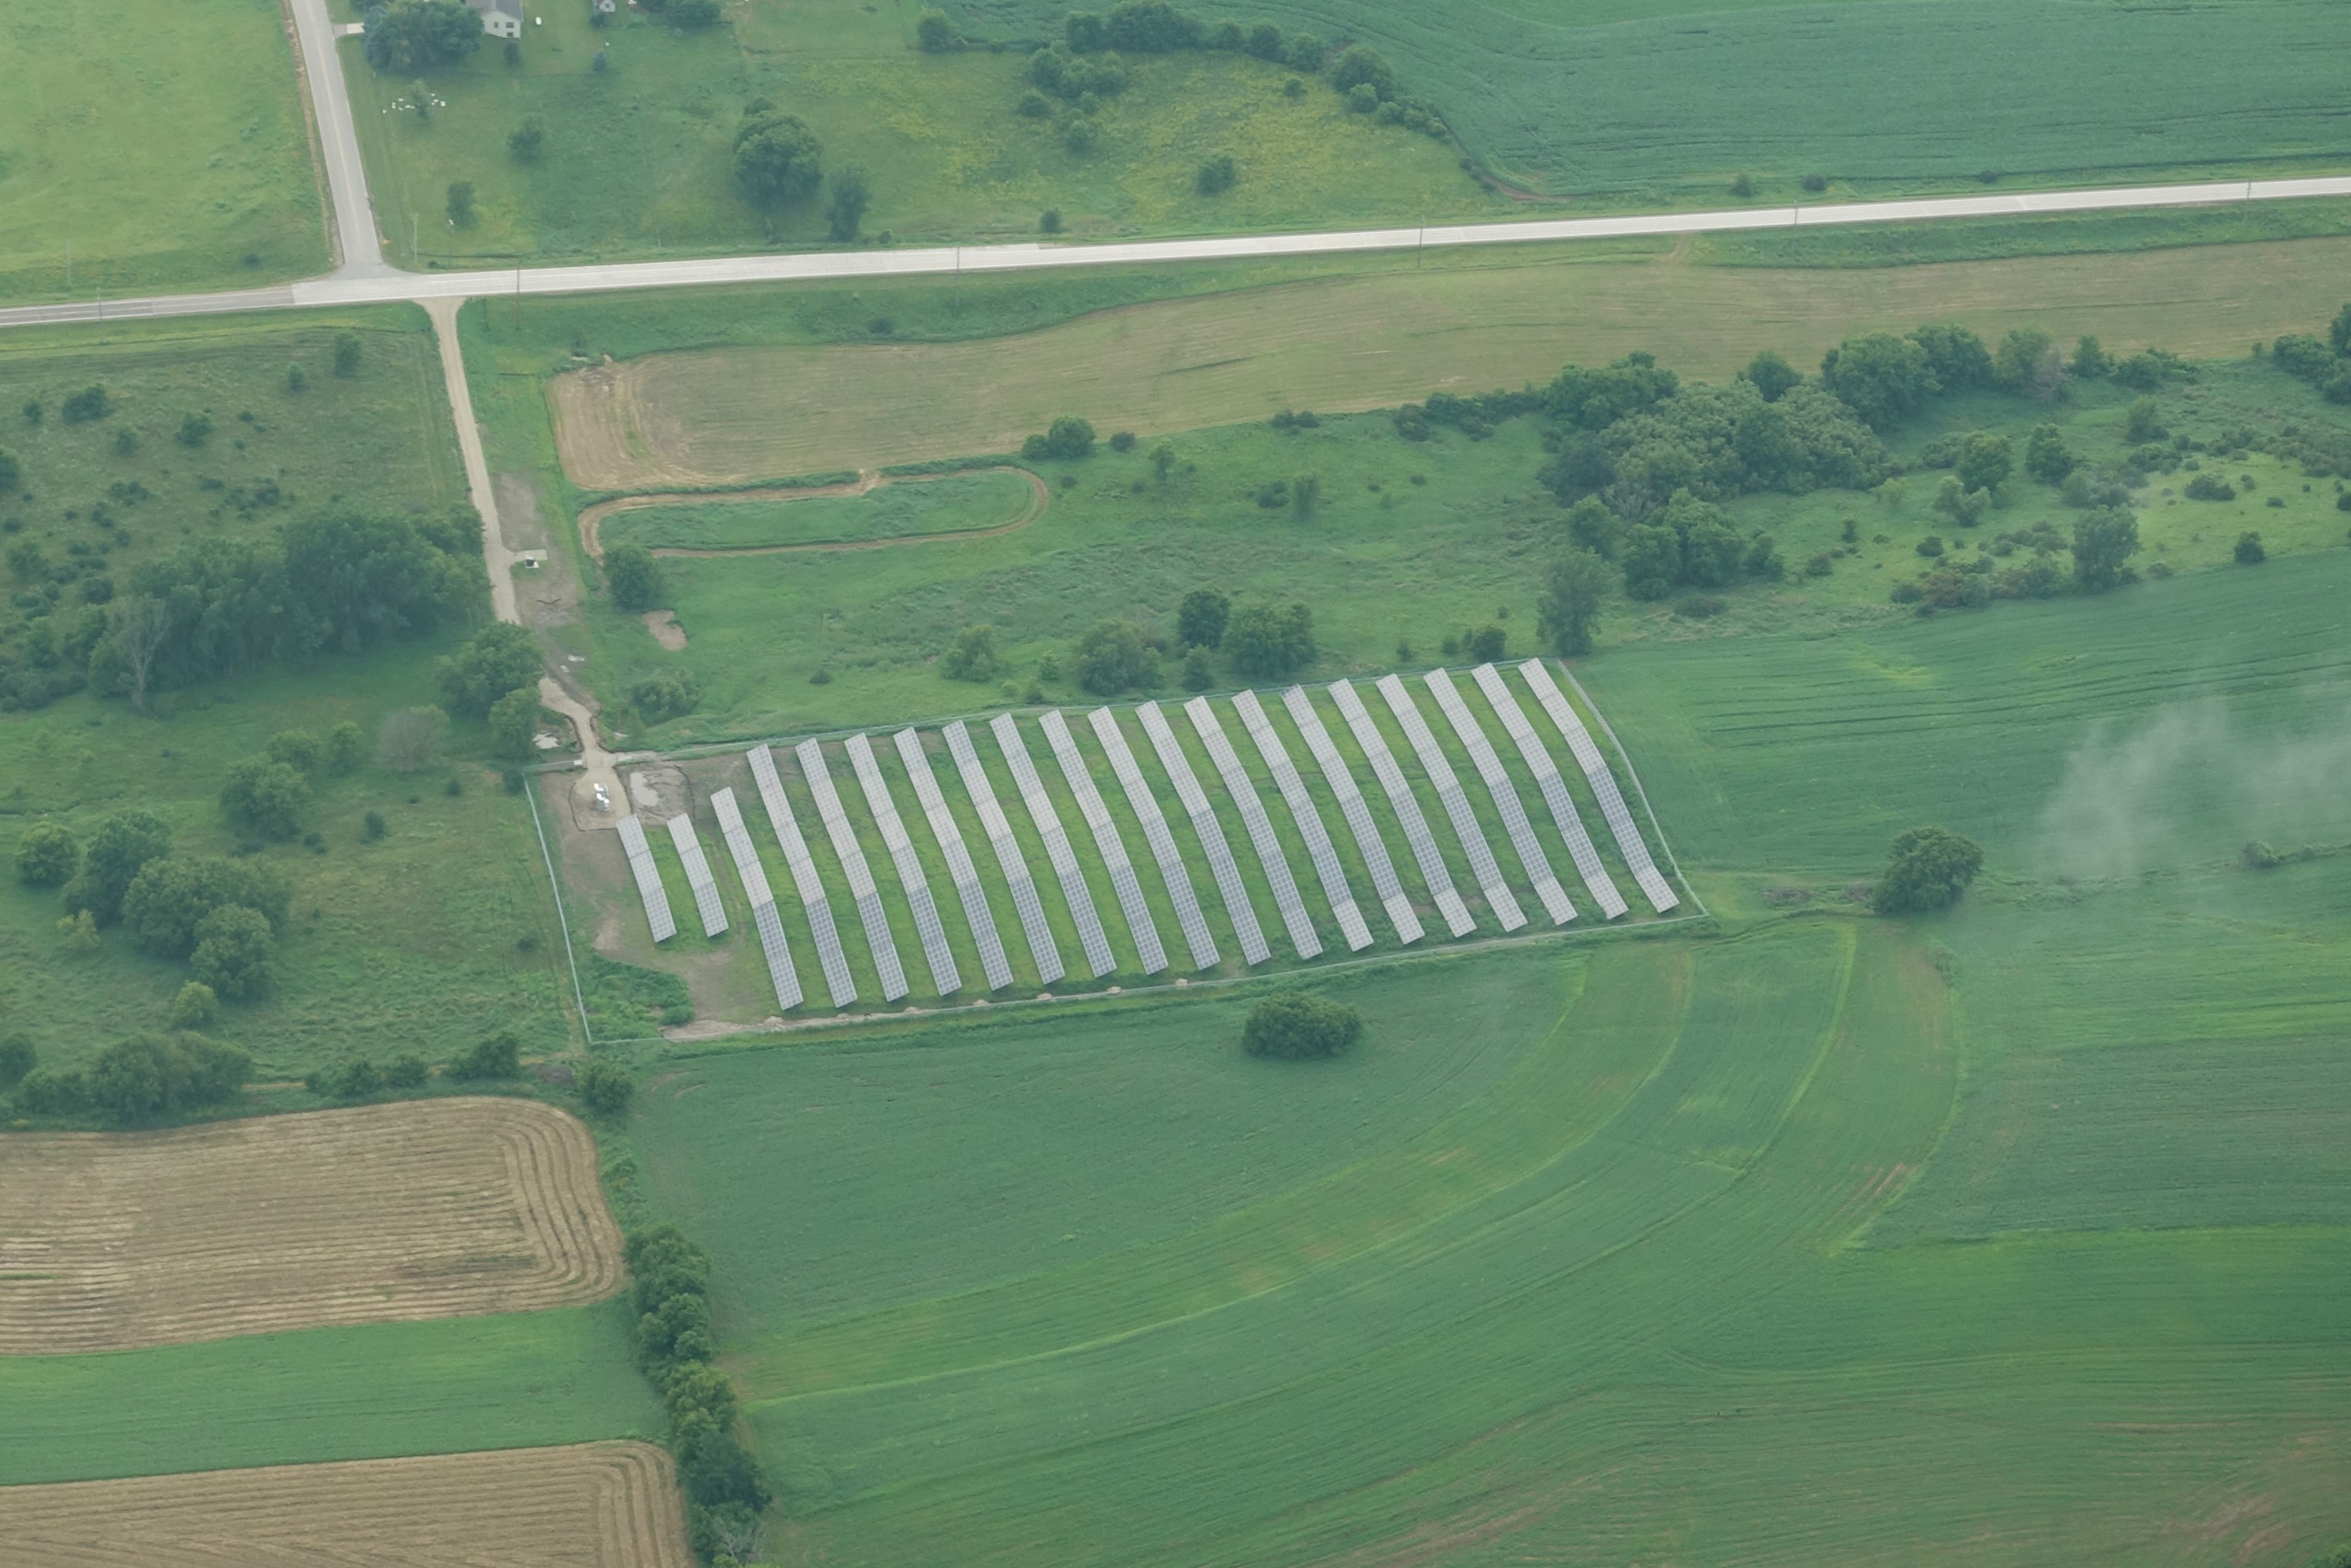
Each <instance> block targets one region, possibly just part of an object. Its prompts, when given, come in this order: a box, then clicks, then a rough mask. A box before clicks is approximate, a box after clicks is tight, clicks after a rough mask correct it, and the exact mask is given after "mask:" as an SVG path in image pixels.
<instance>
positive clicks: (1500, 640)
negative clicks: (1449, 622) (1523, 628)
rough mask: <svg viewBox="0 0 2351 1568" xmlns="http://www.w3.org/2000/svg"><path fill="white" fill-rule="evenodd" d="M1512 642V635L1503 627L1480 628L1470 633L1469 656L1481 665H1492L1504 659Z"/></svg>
mask: <svg viewBox="0 0 2351 1568" xmlns="http://www.w3.org/2000/svg"><path fill="white" fill-rule="evenodd" d="M1509 646H1510V633H1509V632H1505V631H1504V630H1503V629H1502V628H1501V627H1499V626H1480V627H1479V628H1478V630H1476V631H1475V632H1470V633H1469V640H1468V652H1469V656H1470V657H1471V658H1473V659H1475V660H1477V661H1478V662H1479V664H1492V663H1494V662H1495V661H1496V660H1497V659H1499V658H1500V657H1502V654H1503V653H1504V651H1505V650H1506V649H1508V648H1509Z"/></svg>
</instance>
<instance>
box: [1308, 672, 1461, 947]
mask: <svg viewBox="0 0 2351 1568" xmlns="http://www.w3.org/2000/svg"><path fill="white" fill-rule="evenodd" d="M1331 700H1332V701H1333V702H1335V703H1337V704H1338V705H1339V716H1340V717H1342V718H1343V719H1345V720H1346V721H1347V727H1348V728H1349V729H1350V730H1352V731H1353V732H1354V736H1355V744H1356V745H1357V746H1358V747H1362V749H1363V753H1364V756H1365V757H1366V758H1370V759H1371V764H1372V776H1373V777H1374V778H1375V779H1378V780H1379V781H1380V788H1381V789H1384V790H1385V791H1386V792H1387V798H1388V805H1389V806H1390V807H1391V808H1392V809H1393V810H1395V814H1396V821H1399V822H1401V823H1402V824H1404V836H1405V842H1406V843H1407V844H1409V845H1410V846H1411V847H1412V858H1413V859H1414V860H1415V861H1416V862H1419V865H1420V880H1421V881H1422V882H1423V883H1426V886H1427V888H1428V896H1429V897H1430V898H1431V899H1432V900H1433V901H1435V903H1436V904H1437V913H1438V914H1439V915H1444V916H1445V925H1446V927H1447V930H1449V931H1450V932H1451V933H1452V934H1453V935H1454V936H1457V937H1458V936H1468V934H1469V933H1470V932H1472V931H1474V930H1476V929H1477V922H1475V921H1473V920H1471V919H1470V918H1469V906H1468V904H1463V903H1462V902H1461V894H1459V893H1458V892H1457V891H1456V890H1455V888H1454V886H1453V871H1452V868H1451V867H1449V866H1447V864H1446V863H1445V852H1444V851H1443V850H1440V849H1438V848H1437V836H1436V835H1435V834H1434V833H1432V832H1430V831H1428V818H1427V817H1426V815H1424V814H1423V813H1422V811H1421V809H1420V800H1419V799H1418V798H1417V797H1416V796H1415V795H1414V794H1413V792H1412V781H1411V780H1410V779H1406V778H1405V776H1404V769H1403V768H1399V767H1397V766H1396V759H1395V753H1394V752H1393V751H1390V750H1389V749H1388V739H1387V737H1386V736H1384V735H1382V734H1381V733H1380V727H1379V726H1378V725H1376V724H1374V722H1373V721H1372V714H1371V710H1370V709H1369V708H1366V707H1365V706H1364V699H1363V698H1362V697H1360V696H1358V695H1355V688H1354V687H1353V686H1351V685H1348V684H1347V683H1346V682H1345V681H1332V683H1331Z"/></svg>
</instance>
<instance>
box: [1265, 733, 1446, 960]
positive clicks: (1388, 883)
mask: <svg viewBox="0 0 2351 1568" xmlns="http://www.w3.org/2000/svg"><path fill="white" fill-rule="evenodd" d="M1281 702H1282V706H1284V707H1287V708H1288V709H1289V710H1290V722H1291V723H1293V724H1295V725H1297V726H1298V733H1299V734H1300V735H1301V736H1304V737H1306V749H1307V750H1309V751H1311V752H1312V753H1313V754H1314V760H1315V761H1316V762H1317V763H1319V764H1320V765H1321V766H1322V778H1323V779H1324V781H1325V782H1327V783H1328V784H1329V785H1330V786H1331V792H1332V794H1334V795H1336V796H1338V797H1339V813H1340V815H1342V816H1343V817H1345V818H1346V819H1347V830H1348V831H1350V832H1352V833H1353V834H1354V835H1355V847H1356V848H1357V849H1358V850H1360V851H1362V852H1363V856H1364V865H1365V866H1366V867H1367V868H1368V869H1369V870H1370V872H1371V873H1372V891H1373V892H1374V893H1376V894H1379V896H1380V906H1381V907H1382V908H1384V909H1385V910H1386V911H1387V913H1388V924H1389V925H1393V926H1395V934H1396V940H1397V941H1399V942H1405V943H1412V942H1417V941H1419V940H1420V916H1419V915H1415V914H1414V913H1413V912H1412V900H1410V899H1408V898H1406V897H1405V895H1404V883H1401V882H1399V881H1397V880H1396V873H1395V862H1393V861H1391V860H1389V859H1388V847H1387V845H1386V844H1385V843H1384V842H1383V841H1381V839H1380V829H1379V824H1378V823H1376V822H1374V821H1372V809H1371V807H1370V806H1368V805H1367V804H1365V803H1364V792H1363V791H1362V790H1361V789H1356V788H1355V776H1354V775H1353V774H1352V773H1350V772H1348V771H1347V759H1346V758H1343V757H1342V756H1340V755H1339V748H1338V747H1336V746H1335V745H1333V744H1332V740H1331V732H1330V731H1329V730H1328V729H1325V728H1324V727H1322V715H1321V714H1319V713H1316V712H1315V711H1314V704H1313V703H1312V702H1311V700H1309V699H1308V697H1307V695H1306V690H1305V688H1304V687H1302V686H1292V687H1290V689H1289V690H1288V691H1286V692H1284V693H1282V694H1281Z"/></svg>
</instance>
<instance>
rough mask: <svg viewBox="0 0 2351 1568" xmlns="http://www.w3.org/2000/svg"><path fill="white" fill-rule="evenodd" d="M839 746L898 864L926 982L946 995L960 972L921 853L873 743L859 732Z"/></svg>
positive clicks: (952, 991)
mask: <svg viewBox="0 0 2351 1568" xmlns="http://www.w3.org/2000/svg"><path fill="white" fill-rule="evenodd" d="M841 749H842V750H844V751H845V752H847V753H848V754H849V765H850V767H851V768H854V769H855V770H856V772H857V783H858V787H859V788H861V789H863V790H864V791H865V806H866V810H870V811H871V812H872V814H873V825H874V826H875V827H876V828H879V829H880V830H881V831H882V842H883V847H885V848H886V849H888V850H889V852H890V862H891V864H893V865H894V866H896V867H897V868H898V884H899V886H901V887H903V888H904V889H905V890H906V903H907V904H908V906H909V907H911V908H912V909H913V911H914V936H915V937H916V938H917V939H918V940H919V941H920V942H921V943H922V945H923V957H924V959H925V961H926V962H927V963H929V965H930V967H931V984H932V985H933V986H935V987H936V988H937V989H938V993H939V995H941V996H943V997H951V996H953V995H955V993H956V992H957V991H959V990H961V989H963V975H962V974H961V972H960V971H958V970H957V969H956V961H955V953H954V951H953V950H952V949H951V948H949V947H948V946H947V928H946V926H945V925H942V924H941V923H940V921H939V906H938V904H936V903H935V902H934V901H933V900H932V898H931V879H930V878H929V876H927V875H926V874H925V873H924V871H923V860H922V857H921V856H920V855H918V854H916V853H915V852H914V839H913V838H912V837H911V836H909V835H908V833H907V831H906V824H905V823H904V822H903V821H899V820H898V803H897V802H896V801H895V800H892V799H890V781H889V780H888V779H884V778H883V777H882V765H881V764H880V763H878V762H876V761H875V760H874V759H873V747H872V743H871V742H869V741H868V740H867V739H866V738H865V737H863V736H862V735H852V736H851V737H849V740H848V742H847V744H846V745H844V746H843V747H841Z"/></svg>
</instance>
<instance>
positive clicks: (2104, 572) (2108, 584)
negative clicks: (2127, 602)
mask: <svg viewBox="0 0 2351 1568" xmlns="http://www.w3.org/2000/svg"><path fill="white" fill-rule="evenodd" d="M2137 554H2138V518H2137V517H2136V516H2134V515H2133V514H2132V512H2131V509H2130V508H2129V507H2098V508H2097V509H2096V510H2095V511H2092V512H2085V513H2084V514H2083V515H2082V516H2081V517H2079V518H2077V519H2076V520H2075V521H2074V581H2075V582H2077V583H2079V584H2080V585H2081V588H2082V591H2083V592H2085V593H2101V592H2104V591H2105V590H2107V589H2109V588H2112V587H2114V586H2115V585H2116V583H2118V582H2120V581H2122V580H2123V570H2124V563H2125V562H2126V561H2128V560H2129V559H2130V558H2131V557H2133V556H2135V555H2137Z"/></svg>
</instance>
